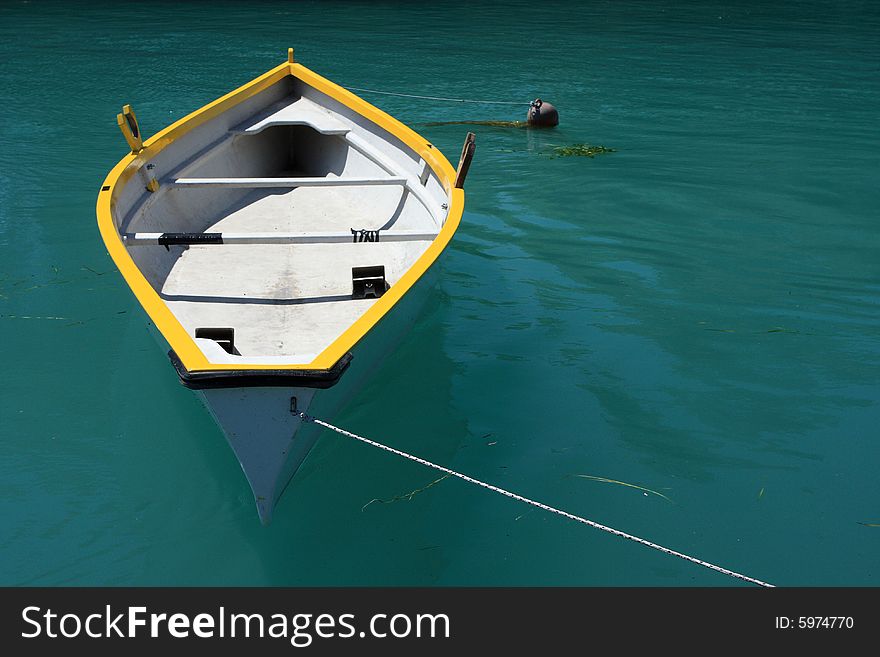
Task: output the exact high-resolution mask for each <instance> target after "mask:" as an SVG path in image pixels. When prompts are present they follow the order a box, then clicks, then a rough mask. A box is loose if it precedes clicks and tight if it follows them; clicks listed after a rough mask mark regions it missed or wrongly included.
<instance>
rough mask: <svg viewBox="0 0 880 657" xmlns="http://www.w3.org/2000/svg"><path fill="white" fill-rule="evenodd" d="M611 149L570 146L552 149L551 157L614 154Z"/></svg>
mask: <svg viewBox="0 0 880 657" xmlns="http://www.w3.org/2000/svg"><path fill="white" fill-rule="evenodd" d="M614 152H616V151H615V150H614V149H613V148H607V147H606V146H592V145H590V144H572V145H571V146H557V147H555V148H554V149H553V157H595V156H596V155H602V154H603V153H614Z"/></svg>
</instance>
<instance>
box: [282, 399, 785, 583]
mask: <svg viewBox="0 0 880 657" xmlns="http://www.w3.org/2000/svg"><path fill="white" fill-rule="evenodd" d="M297 414H298V415H299V416H300V417H301V418H302V420H303V421H304V422H314V423H315V424H320V425H321V426H322V427H326V428H327V429H331V430H332V431H335V432H336V433H339V434H342V435H343V436H348V437H349V438H354V439H355V440H359V441H361V442H362V443H366V444H367V445H372V446H373V447H378V448H379V449H381V450H385V451H386V452H391V453H392V454H397V455H398V456H402V457H403V458H405V459H409V460H410V461H415V462H416V463H421V464H422V465H425V466H427V467H429V468H433V469H434V470H439V471H440V472H445V473H446V474H447V475H451V476H453V477H458V478H459V479H462V480H464V481H467V482H469V483H471V484H476V485H477V486H481V487H483V488H486V489H488V490H491V491H493V492H495V493H500V494H501V495H505V496H507V497H510V498H512V499H514V500H518V501H520V502H525V503H526V504H531V505H532V506H535V507H538V508H539V509H544V511H549V512H550V513H555V514H557V515H560V516H563V517H565V518H568V519H570V520H574V521H576V522H580V523H583V524H585V525H589V526H590V527H594V528H596V529H601V530H602V531H603V532H608V533H609V534H614V535H615V536H619V537H620V538H626V539H629V540H631V541H635V542H636V543H641V544H642V545H645V546H647V547H649V548H653V549H655V550H659V551H660V552H662V553H663V554H669V555H672V556H674V557H679V558H680V559H684V560H685V561H690V562H691V563H695V564H697V565H698V566H703V567H704V568H709V569H710V570H714V571H716V572H719V573H722V574H723V575H728V576H730V577H735V578H736V579H741V580H743V581H744V582H750V583H752V584H757V585H758V586H765V587H768V588H774V585H773V584H768V583H767V582H762V581H761V580H759V579H755V578H754V577H749V576H748V575H743V574H741V573H737V572H735V571H733V570H728V569H727V568H722V567H721V566H716V565H715V564H713V563H709V562H708V561H703V560H702V559H697V558H696V557H692V556H690V555H687V554H683V553H682V552H676V551H675V550H671V549H669V548H667V547H663V546H662V545H658V544H657V543H652V542H651V541H647V540H645V539H644V538H639V537H638V536H634V535H632V534H627V533H626V532H622V531H620V530H619V529H614V528H612V527H607V526H605V525H601V524H599V523H598V522H594V521H593V520H588V519H587V518H582V517H580V516H576V515H574V514H573V513H568V512H567V511H563V510H562V509H557V508H555V507H552V506H549V505H547V504H543V503H541V502H536V501H535V500H530V499H529V498H527V497H523V496H522V495H517V494H516V493H511V492H510V491H507V490H504V489H503V488H498V486H493V485H492V484H487V483H486V482H484V481H480V480H479V479H474V478H473V477H469V476H467V475H465V474H461V473H460V472H455V471H454V470H450V469H449V468H444V467H443V466H442V465H437V464H436V463H431V462H430V461H426V460H425V459H423V458H419V457H418V456H413V455H412V454H407V453H406V452H402V451H400V450H399V449H394V448H393V447H388V446H387V445H383V444H382V443H377V442H376V441H374V440H370V439H369V438H364V437H363V436H359V435H357V434H355V433H351V432H350V431H346V430H345V429H340V428H339V427H336V426H333V425H332V424H330V423H329V422H324V421H323V420H319V419H318V418H316V417H312V416H311V415H306V414H305V413H303V412H302V411H299V412H298V413H297Z"/></svg>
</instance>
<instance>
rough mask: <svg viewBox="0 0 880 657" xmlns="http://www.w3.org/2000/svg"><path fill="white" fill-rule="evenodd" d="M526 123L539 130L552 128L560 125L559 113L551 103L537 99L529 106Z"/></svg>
mask: <svg viewBox="0 0 880 657" xmlns="http://www.w3.org/2000/svg"><path fill="white" fill-rule="evenodd" d="M526 121H527V122H528V124H529V125H531V126H535V127H538V128H552V127H554V126H557V125H559V112H557V111H556V108H555V107H553V105H551V104H550V103H545V102H544V101H543V100H541V99H540V98H536V99H535V100H533V101H532V102H531V103H530V104H529V111H528V113H527V114H526Z"/></svg>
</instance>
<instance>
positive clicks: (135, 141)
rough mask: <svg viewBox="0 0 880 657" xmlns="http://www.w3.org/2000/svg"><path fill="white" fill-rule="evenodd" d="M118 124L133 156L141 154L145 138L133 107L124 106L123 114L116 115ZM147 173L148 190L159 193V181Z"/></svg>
mask: <svg viewBox="0 0 880 657" xmlns="http://www.w3.org/2000/svg"><path fill="white" fill-rule="evenodd" d="M116 123H118V124H119V129H120V130H121V131H122V136H123V137H125V141H127V142H128V145H129V147H130V148H131V152H132V154H134V155H136V154H138V153H140V152H141V151H142V150H143V148H144V140H143V137H141V129H140V127H139V126H138V120H137V117H136V116H135V114H134V110H133V109H131V105H123V106H122V114H117V115H116ZM152 168H153V166H152V165H147V169H152ZM146 173H147V175H146V179H147V184H146V188H147V189H148V190H149V191H151V192H157V191H159V181H158V180H156V178H155V177H152V176H151V175H150V172H149V171H147V172H146Z"/></svg>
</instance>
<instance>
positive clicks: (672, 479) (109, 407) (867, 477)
mask: <svg viewBox="0 0 880 657" xmlns="http://www.w3.org/2000/svg"><path fill="white" fill-rule="evenodd" d="M878 36H880V10H878V8H877V5H876V4H875V3H870V2H864V3H859V2H852V3H846V5H844V6H838V5H837V3H825V2H777V3H767V2H749V3H746V2H737V3H728V2H647V1H646V2H635V1H633V2H599V1H596V2H583V3H560V4H553V3H548V2H541V3H533V2H524V3H514V2H507V3H504V4H503V5H502V4H500V3H486V4H483V5H477V6H472V5H469V4H466V3H455V2H453V3H448V2H447V3H441V4H439V5H426V4H424V3H411V4H405V3H399V4H398V3H381V4H373V3H367V2H363V3H359V2H357V3H355V2H346V3H343V2H339V3H332V4H326V3H325V4H319V3H288V2H284V3H281V2H249V3H231V2H213V3H210V6H209V5H208V4H207V3H188V2H173V3H171V2H167V3H166V2H150V3H142V4H132V5H126V6H125V7H124V8H123V7H120V6H119V5H118V4H117V3H110V2H107V3H97V2H95V3H87V4H83V5H81V6H80V5H77V6H76V7H73V6H71V5H68V4H65V3H60V2H59V3H56V2H40V1H33V2H4V3H2V4H0V56H2V62H3V63H2V65H0V89H2V103H0V143H2V148H0V249H2V256H0V332H2V333H0V336H2V337H0V341H2V344H3V346H4V349H3V361H2V362H3V368H2V369H3V374H4V376H3V382H4V383H3V391H2V397H0V399H2V406H0V410H2V415H0V422H2V425H0V429H2V454H3V458H2V461H0V493H2V494H0V520H2V527H3V529H2V534H0V584H3V585H73V584H77V585H129V584H132V585H157V584H170V585H175V584H186V585H196V584H199V585H201V584H206V585H224V584H229V585H386V584H387V585H588V586H598V585H608V586H622V585H649V586H693V585H699V586H727V585H738V584H739V583H738V582H737V581H735V580H732V579H728V578H725V577H723V576H722V575H719V574H717V573H713V572H710V571H708V570H704V569H701V568H699V567H697V566H695V565H692V564H688V563H686V562H684V561H681V560H678V559H675V558H673V557H669V556H665V555H663V554H660V553H658V552H654V551H652V550H649V549H647V548H645V547H642V546H639V545H636V544H633V543H631V542H628V541H623V540H621V539H618V538H615V537H613V536H609V535H607V534H603V533H601V532H598V531H596V530H594V529H591V528H589V527H584V526H582V525H577V524H575V523H572V522H570V521H567V520H564V519H562V518H559V517H556V516H552V515H548V514H546V513H544V512H541V511H539V510H536V509H531V508H529V507H526V506H523V505H521V504H518V503H516V502H514V501H511V500H508V499H506V498H502V497H500V496H497V495H493V494H491V493H488V492H486V491H484V490H480V489H477V488H474V487H473V486H470V485H468V484H466V483H463V482H460V481H455V480H445V481H442V482H440V483H437V484H436V485H434V486H431V487H430V488H428V489H427V490H425V491H424V492H421V493H419V494H417V495H415V496H413V497H412V499H411V500H400V501H394V502H391V501H390V500H391V499H392V498H395V497H396V496H401V495H404V494H406V493H408V492H410V491H413V490H416V489H419V488H423V487H425V486H426V485H428V484H430V483H431V482H432V481H434V480H435V479H436V475H435V473H433V472H432V471H429V470H426V469H424V468H422V467H420V466H418V465H415V464H411V463H407V462H404V461H401V460H399V459H397V458H396V457H394V456H391V455H388V454H385V453H382V452H380V451H378V450H375V449H372V448H370V447H368V446H365V445H361V444H358V443H355V442H353V441H351V440H349V439H346V438H343V437H339V436H336V435H335V434H330V433H326V434H325V435H324V436H323V437H322V439H321V440H320V441H319V443H318V445H317V447H316V448H315V450H314V451H313V453H312V454H311V456H310V458H309V459H308V461H307V462H306V464H305V465H304V467H303V469H302V470H301V471H300V472H299V474H298V475H297V476H296V478H295V479H294V480H293V482H292V483H291V484H290V486H289V488H288V490H287V492H286V493H285V495H284V497H283V498H282V500H281V502H280V504H279V507H278V509H277V510H276V513H275V521H274V523H273V524H272V525H271V526H269V527H262V526H261V525H260V523H259V521H258V520H257V515H256V512H255V509H254V504H253V500H252V498H251V494H250V490H249V488H248V486H247V483H246V481H245V479H244V477H243V475H242V473H241V471H240V469H239V466H238V464H237V463H236V461H235V459H234V457H233V455H232V452H231V450H230V449H229V448H228V446H227V445H226V443H225V440H224V439H223V437H222V435H221V433H220V432H219V430H218V429H217V428H216V427H215V425H214V424H213V422H212V420H211V418H210V417H209V416H208V414H207V413H206V412H205V411H204V409H203V408H202V407H201V406H200V404H199V402H198V401H197V399H196V397H195V396H194V395H193V394H192V393H190V392H189V391H187V390H186V389H184V388H183V387H182V386H180V385H179V384H178V382H177V376H176V374H175V372H174V370H173V368H172V367H171V365H170V364H169V362H168V359H167V357H166V356H165V354H164V353H163V352H162V351H160V350H159V349H158V348H157V347H156V344H155V343H154V341H153V339H152V338H151V336H150V335H149V332H148V328H147V320H146V316H145V315H144V313H143V312H142V311H141V310H140V308H139V306H138V305H137V303H136V302H135V300H134V298H133V296H132V295H131V294H130V292H129V291H128V289H127V287H126V285H125V284H124V282H123V280H122V278H121V276H120V275H119V274H118V273H117V272H116V270H115V269H114V266H113V264H112V262H111V261H110V259H109V257H108V256H107V254H106V251H105V249H104V247H103V244H102V242H101V240H100V238H99V236H98V232H97V228H96V224H95V214H94V204H95V200H96V197H97V192H98V188H99V186H100V184H101V181H102V180H103V178H104V176H105V175H106V173H107V172H108V171H109V170H110V168H111V167H112V166H113V165H114V164H115V163H116V162H117V161H118V160H119V158H121V157H122V156H123V155H124V154H125V152H126V148H125V144H124V141H123V139H122V137H121V135H120V134H119V132H118V130H117V127H116V124H115V115H116V113H117V112H118V111H119V110H120V107H121V105H122V104H123V103H132V104H133V106H134V107H135V108H136V110H137V112H138V117H139V118H140V122H141V126H142V129H143V130H144V132H145V133H146V134H152V133H154V132H156V131H158V130H159V129H161V128H163V127H164V126H166V125H167V124H169V123H171V122H172V121H174V120H176V119H178V118H181V117H183V116H185V115H186V114H187V113H189V112H191V111H192V110H194V109H196V108H198V107H200V106H202V105H203V104H205V103H207V102H209V101H211V100H213V99H214V98H217V97H218V96H220V95H222V94H224V93H225V92H227V91H229V90H231V89H233V88H235V87H237V86H239V85H240V84H243V83H244V82H246V81H248V80H250V79H251V78H253V77H255V76H256V75H259V74H260V73H262V72H264V71H265V70H267V69H269V68H271V67H273V66H275V65H276V64H278V63H280V62H281V61H283V59H284V58H285V56H286V50H287V47H288V46H295V47H296V53H297V58H298V60H299V61H301V62H303V63H304V64H305V65H306V66H308V67H310V68H312V69H313V70H315V71H317V72H318V73H320V74H322V75H324V76H326V77H328V78H330V79H332V80H334V81H336V82H338V83H340V84H343V85H348V86H354V87H366V88H370V89H380V90H388V91H403V92H406V93H412V94H423V95H433V96H452V97H458V98H461V97H464V98H478V99H496V100H513V101H517V100H519V101H522V102H523V105H522V106H521V107H515V106H500V105H499V106H488V105H464V104H457V103H442V102H429V101H423V100H416V99H411V98H399V97H392V96H379V95H370V94H366V93H365V94H363V95H364V97H365V98H367V100H370V101H371V102H374V103H375V104H376V105H378V106H379V107H381V108H382V109H384V110H386V111H388V112H389V113H391V114H392V115H394V116H396V117H397V118H399V119H401V120H402V121H404V122H405V123H407V124H409V125H411V126H412V127H414V128H415V129H416V130H417V131H419V132H421V133H422V134H423V135H424V136H425V137H427V138H428V139H429V140H430V141H432V142H433V143H434V144H436V145H437V146H438V147H439V148H440V149H441V150H442V151H443V152H444V153H445V154H446V155H447V157H448V158H449V159H450V160H452V161H453V162H455V161H456V160H457V157H458V152H459V149H460V146H461V142H462V139H463V137H464V134H465V132H466V130H467V129H474V130H475V132H476V133H477V155H476V158H475V160H474V163H473V165H472V167H471V172H470V176H469V178H468V184H467V188H466V191H467V206H466V211H465V214H464V218H463V221H462V226H461V229H460V230H459V232H458V234H457V236H456V238H455V240H454V241H453V243H452V245H451V247H450V251H449V252H448V254H447V257H446V258H445V260H444V261H443V263H442V272H441V281H440V283H439V286H438V288H437V290H436V295H435V297H434V298H433V299H432V301H431V302H430V304H429V306H428V308H427V309H426V311H425V314H424V315H423V317H422V318H421V321H420V322H419V324H418V325H417V326H416V327H415V329H414V330H413V332H412V334H411V335H410V336H409V337H408V338H407V340H406V341H405V342H404V343H403V344H401V345H400V347H399V350H398V351H397V352H396V353H395V354H393V355H392V356H391V357H390V358H389V359H388V360H387V361H386V362H385V364H384V365H383V367H382V368H381V370H379V372H378V373H377V375H376V376H375V378H374V379H373V380H372V382H371V383H370V384H369V385H368V387H367V388H365V389H364V390H363V391H362V392H361V394H360V396H359V397H358V398H357V400H356V402H355V403H354V404H352V405H351V406H350V407H348V408H347V409H345V410H344V411H343V412H341V413H340V414H339V415H338V416H337V417H334V418H328V419H330V420H331V421H334V422H335V423H337V424H340V425H342V426H344V427H347V428H350V429H351V430H353V431H357V432H358V433H361V434H364V435H367V436H370V437H373V438H376V439H378V440H381V441H383V442H386V443H388V444H391V445H394V446H397V447H400V448H402V449H406V450H408V451H412V452H414V453H417V454H419V455H422V456H424V457H426V458H429V459H432V460H435V461H437V462H440V463H442V464H445V465H448V466H450V467H452V468H455V469H457V470H461V471H464V472H466V473H468V474H471V475H473V476H475V477H479V478H481V479H485V480H487V481H490V482H493V483H496V484H497V485H499V486H503V487H505V488H509V489H512V490H514V491H517V492H519V493H522V494H524V495H528V496H530V497H535V498H537V499H540V500H542V501H544V502H547V503H549V504H553V505H556V506H560V507H562V508H564V509H566V510H569V511H571V512H573V513H578V514H581V515H585V516H587V517H589V518H591V519H593V520H595V521H598V522H602V523H605V524H608V525H611V526H613V527H616V528H619V529H622V530H625V531H628V532H632V533H634V534H637V535H640V536H643V537H645V538H648V539H650V540H653V541H656V542H658V543H661V544H663V545H667V546H669V547H671V548H674V549H677V550H681V551H683V552H686V553H689V554H694V555H696V556H699V557H701V558H704V559H707V560H709V561H713V562H716V563H719V564H721V565H723V566H726V567H729V568H732V569H734V570H739V571H742V572H745V573H747V574H749V575H752V576H754V577H758V578H760V579H763V580H767V581H770V582H773V583H776V584H782V585H848V586H860V585H873V586H877V585H880V568H878V563H880V559H878V557H880V527H877V526H876V525H878V524H880V478H878V471H880V467H878V466H880V445H878V442H880V441H878V438H880V429H878V426H880V380H878V379H880V377H878V366H880V331H878V329H880V230H878V208H880V185H878V172H880V166H878V152H880V131H878V119H880V86H878V84H877V82H878V80H880V48H878V43H880V41H878ZM537 96H541V97H542V98H544V99H545V100H548V101H550V102H552V103H554V104H555V105H556V106H557V107H558V108H559V111H560V117H561V125H560V126H559V127H558V128H557V129H554V130H546V131H537V130H525V129H513V128H502V127H483V126H476V127H473V126H471V127H470V128H469V127H468V126H461V125H435V126H425V125H424V124H426V123H436V122H449V121H458V120H517V119H521V118H523V116H524V114H525V109H526V105H525V104H526V103H527V102H528V101H529V100H531V99H532V98H535V97H537ZM578 143H590V144H601V145H605V146H607V147H610V148H614V149H616V152H614V153H610V154H607V155H601V156H597V157H595V158H593V159H589V158H584V157H553V156H552V155H553V149H554V148H555V147H558V146H565V145H571V144H578ZM580 475H587V476H586V477H583V476H580ZM597 478H602V479H606V480H614V481H616V482H624V483H627V484H632V485H634V486H640V487H642V488H644V489H647V490H641V489H638V488H634V487H632V486H624V485H621V484H618V483H611V482H608V481H600V480H599V479H597ZM655 493H656V494H655ZM374 499H381V500H385V501H386V502H387V503H384V504H381V503H373V504H369V502H370V501H371V500H374ZM872 525H874V526H872Z"/></svg>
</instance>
